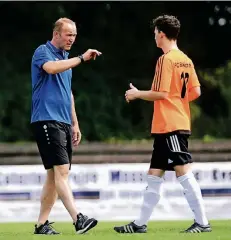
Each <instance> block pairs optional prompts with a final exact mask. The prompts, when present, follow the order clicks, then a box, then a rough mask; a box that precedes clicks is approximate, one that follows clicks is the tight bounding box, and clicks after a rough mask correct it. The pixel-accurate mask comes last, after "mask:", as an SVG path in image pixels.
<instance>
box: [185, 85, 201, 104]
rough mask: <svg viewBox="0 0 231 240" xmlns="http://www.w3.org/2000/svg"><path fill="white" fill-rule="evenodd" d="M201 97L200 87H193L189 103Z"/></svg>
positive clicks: (190, 91) (189, 94) (189, 95)
mask: <svg viewBox="0 0 231 240" xmlns="http://www.w3.org/2000/svg"><path fill="white" fill-rule="evenodd" d="M200 95H201V89H200V87H193V88H191V89H190V90H189V93H188V101H189V102H192V101H194V100H196V99H197V98H199V97H200Z"/></svg>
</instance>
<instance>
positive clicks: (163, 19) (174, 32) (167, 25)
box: [152, 15, 180, 40]
mask: <svg viewBox="0 0 231 240" xmlns="http://www.w3.org/2000/svg"><path fill="white" fill-rule="evenodd" d="M152 23H153V27H154V29H155V27H156V28H157V30H158V31H159V32H160V31H162V32H163V33H165V35H166V37H167V38H168V39H169V40H176V39H177V37H178V35H179V33H180V21H179V20H178V19H177V18H176V17H174V16H170V15H162V16H159V17H157V18H155V19H153V21H152Z"/></svg>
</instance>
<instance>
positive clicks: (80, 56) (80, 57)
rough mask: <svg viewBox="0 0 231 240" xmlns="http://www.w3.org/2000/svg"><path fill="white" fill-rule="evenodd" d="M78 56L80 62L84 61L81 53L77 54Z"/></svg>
mask: <svg viewBox="0 0 231 240" xmlns="http://www.w3.org/2000/svg"><path fill="white" fill-rule="evenodd" d="M78 58H79V59H80V60H81V63H83V62H84V59H83V55H79V56H78Z"/></svg>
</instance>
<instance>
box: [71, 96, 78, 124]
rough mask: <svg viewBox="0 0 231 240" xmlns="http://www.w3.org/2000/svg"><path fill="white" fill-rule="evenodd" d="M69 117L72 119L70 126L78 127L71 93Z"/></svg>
mask: <svg viewBox="0 0 231 240" xmlns="http://www.w3.org/2000/svg"><path fill="white" fill-rule="evenodd" d="M71 117H72V126H78V127H79V122H78V118H77V114H76V111H75V100H74V96H73V94H72V93H71Z"/></svg>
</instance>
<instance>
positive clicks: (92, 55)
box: [83, 49, 102, 61]
mask: <svg viewBox="0 0 231 240" xmlns="http://www.w3.org/2000/svg"><path fill="white" fill-rule="evenodd" d="M101 54H102V53H101V52H99V51H98V50H96V49H88V50H87V51H86V52H85V53H84V54H83V60H84V61H89V60H91V59H94V60H95V59H96V57H98V56H100V55H101Z"/></svg>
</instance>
